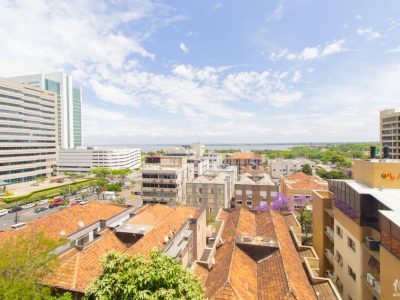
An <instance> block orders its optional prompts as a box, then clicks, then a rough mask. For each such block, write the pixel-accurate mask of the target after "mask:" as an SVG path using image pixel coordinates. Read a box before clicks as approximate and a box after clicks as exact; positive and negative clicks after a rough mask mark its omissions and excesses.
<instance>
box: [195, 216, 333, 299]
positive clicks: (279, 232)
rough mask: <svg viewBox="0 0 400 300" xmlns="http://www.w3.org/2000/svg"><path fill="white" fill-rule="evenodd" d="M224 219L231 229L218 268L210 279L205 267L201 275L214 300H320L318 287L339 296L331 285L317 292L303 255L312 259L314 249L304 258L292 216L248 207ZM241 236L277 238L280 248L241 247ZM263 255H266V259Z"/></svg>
mask: <svg viewBox="0 0 400 300" xmlns="http://www.w3.org/2000/svg"><path fill="white" fill-rule="evenodd" d="M227 214H229V215H228V216H227ZM219 216H222V217H224V221H225V227H224V231H223V233H222V241H223V244H222V245H221V246H220V247H219V248H218V249H217V252H216V255H215V265H214V266H213V267H212V269H211V270H209V272H208V275H207V276H206V278H205V271H206V269H205V268H203V267H202V269H201V270H197V271H196V272H195V274H199V275H200V279H201V280H202V282H204V285H205V287H206V296H207V297H208V298H209V299H218V300H219V299H221V300H222V299H307V300H308V299H317V296H316V291H317V289H320V290H321V291H323V292H324V295H325V294H329V293H331V294H330V295H334V294H333V292H332V289H330V291H329V290H328V289H329V288H330V287H329V285H328V286H321V287H316V288H314V287H313V285H312V284H311V283H310V282H309V280H308V277H307V274H306V272H305V270H304V268H303V264H302V263H303V262H302V259H301V256H302V255H303V254H304V255H308V256H312V255H311V253H312V251H311V250H310V252H311V253H309V252H308V251H304V253H300V254H299V252H298V251H297V249H296V246H295V244H294V242H293V240H292V237H291V235H290V233H289V228H288V225H287V224H286V222H287V220H290V218H288V217H285V216H283V215H281V214H280V213H278V212H270V211H265V212H253V211H250V210H247V209H244V208H241V209H236V210H230V211H224V213H220V214H219ZM292 221H293V220H292ZM241 235H246V236H250V237H255V236H257V237H266V238H267V239H270V238H272V239H276V240H277V241H278V245H279V247H278V248H274V247H265V248H263V250H261V248H257V246H253V245H251V246H248V245H244V244H236V243H235V238H236V237H237V236H241ZM266 249H267V250H266ZM260 251H261V252H263V251H264V253H261V255H260ZM257 252H258V254H257ZM319 299H325V298H319ZM326 299H331V298H326ZM334 299H335V298H334Z"/></svg>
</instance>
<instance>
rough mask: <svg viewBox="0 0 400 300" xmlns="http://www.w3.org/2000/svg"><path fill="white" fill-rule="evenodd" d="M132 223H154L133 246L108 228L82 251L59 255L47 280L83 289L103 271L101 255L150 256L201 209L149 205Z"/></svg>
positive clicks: (66, 286) (58, 285) (53, 284)
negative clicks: (55, 266) (113, 253)
mask: <svg viewBox="0 0 400 300" xmlns="http://www.w3.org/2000/svg"><path fill="white" fill-rule="evenodd" d="M136 213H137V215H135V216H134V217H133V218H132V219H131V220H129V221H128V223H130V224H142V225H152V226H154V227H153V228H152V229H151V230H150V231H149V232H148V233H146V234H145V235H144V236H143V237H142V238H141V239H140V240H139V241H137V242H136V243H135V244H133V245H132V246H130V247H129V246H128V245H126V244H125V243H123V242H122V241H121V240H120V239H119V238H118V237H117V236H116V235H115V233H114V232H113V231H111V230H110V229H106V230H104V231H103V232H102V233H101V237H100V238H98V239H96V240H95V241H93V242H92V243H91V244H89V245H88V246H86V247H84V248H83V249H82V250H77V249H76V248H72V249H70V250H68V251H66V252H65V253H64V254H62V255H61V256H59V262H60V264H59V266H58V267H57V268H56V270H55V271H54V272H53V273H52V274H51V275H50V276H49V277H48V278H46V279H45V283H46V284H47V285H50V286H55V287H59V288H64V289H67V290H74V291H79V292H83V291H84V290H85V289H86V288H87V287H88V285H89V283H90V282H91V281H92V280H94V278H95V277H96V276H98V275H99V274H100V273H101V271H102V268H101V265H100V258H101V257H102V256H104V255H105V254H106V253H107V252H109V251H111V250H115V251H119V252H125V253H127V254H132V255H133V254H143V255H148V254H149V252H150V250H151V249H152V248H153V247H158V248H160V249H162V248H163V247H164V243H163V238H164V236H166V235H169V236H170V230H172V231H174V232H177V231H178V230H179V229H180V228H181V227H182V225H183V224H184V223H185V222H186V221H187V220H188V219H189V217H191V216H192V217H197V216H198V215H199V213H200V212H199V211H198V210H196V209H194V208H189V207H186V206H179V207H177V208H171V207H168V206H165V205H162V204H156V205H153V206H146V207H144V208H142V209H141V210H140V211H138V212H136Z"/></svg>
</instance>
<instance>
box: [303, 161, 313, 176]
mask: <svg viewBox="0 0 400 300" xmlns="http://www.w3.org/2000/svg"><path fill="white" fill-rule="evenodd" d="M301 171H302V172H303V173H305V174H307V175H310V176H311V175H312V168H311V166H310V165H309V164H305V165H304V166H303V168H302V169H301Z"/></svg>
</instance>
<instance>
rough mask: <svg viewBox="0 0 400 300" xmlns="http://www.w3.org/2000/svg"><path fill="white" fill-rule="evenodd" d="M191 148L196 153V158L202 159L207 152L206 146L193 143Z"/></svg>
mask: <svg viewBox="0 0 400 300" xmlns="http://www.w3.org/2000/svg"><path fill="white" fill-rule="evenodd" d="M190 148H192V149H193V151H194V155H195V156H196V157H201V156H203V155H204V153H205V152H206V146H205V145H203V144H200V143H192V144H191V145H190Z"/></svg>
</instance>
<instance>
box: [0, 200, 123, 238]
mask: <svg viewBox="0 0 400 300" xmlns="http://www.w3.org/2000/svg"><path fill="white" fill-rule="evenodd" d="M126 209H127V207H126V206H121V205H114V204H105V203H102V202H97V201H92V202H89V203H88V204H87V205H84V206H82V205H75V206H72V207H70V208H68V209H64V210H60V211H58V212H55V213H53V214H50V215H48V216H46V217H43V218H40V219H37V220H33V221H31V222H29V223H27V224H26V226H25V227H23V228H21V229H20V230H17V231H15V230H13V229H9V230H6V231H4V232H2V233H0V244H1V242H2V240H3V239H4V238H6V237H9V236H10V235H13V234H16V233H18V234H24V232H29V231H30V230H34V231H36V232H40V231H42V232H44V233H45V234H46V235H47V236H48V237H50V238H55V239H59V238H60V237H61V236H60V232H61V231H64V232H65V236H66V237H67V236H69V235H71V234H73V233H75V232H77V231H78V230H80V229H81V227H80V226H79V225H78V222H79V221H82V222H83V224H84V226H85V227H86V226H88V225H90V224H93V223H95V222H97V221H99V220H107V219H110V218H111V217H113V216H115V215H117V214H119V213H122V212H123V211H124V210H126Z"/></svg>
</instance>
